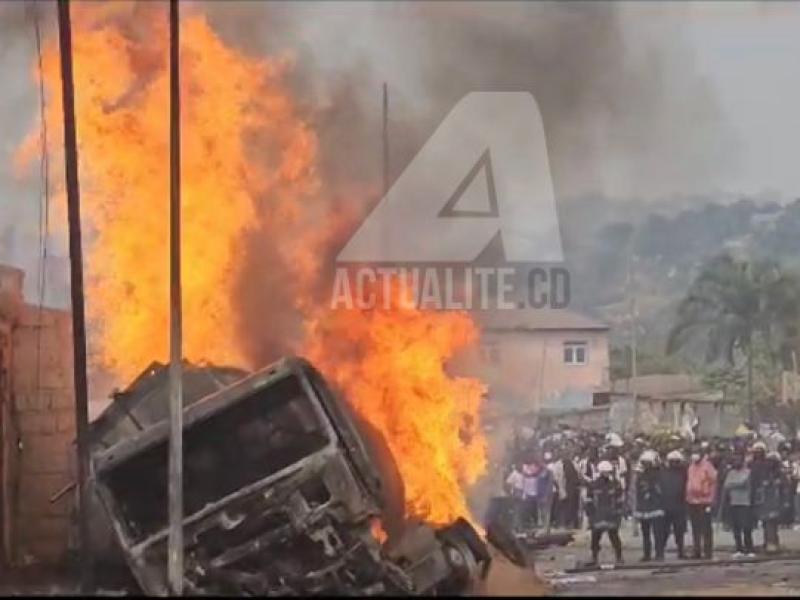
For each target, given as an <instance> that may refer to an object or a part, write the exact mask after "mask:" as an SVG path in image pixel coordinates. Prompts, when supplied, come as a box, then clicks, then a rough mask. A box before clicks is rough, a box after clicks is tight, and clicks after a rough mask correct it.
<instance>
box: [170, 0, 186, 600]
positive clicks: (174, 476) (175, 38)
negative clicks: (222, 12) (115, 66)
mask: <svg viewBox="0 0 800 600" xmlns="http://www.w3.org/2000/svg"><path fill="white" fill-rule="evenodd" d="M179 30H180V28H179V14H178V0H170V3H169V109H170V110H169V181H170V195H169V200H170V202H169V309H170V312H169V323H170V331H169V419H170V428H169V482H168V486H169V540H168V558H167V563H168V564H167V568H168V576H169V585H170V592H171V593H172V594H174V595H176V596H180V595H182V594H183V389H182V377H183V373H182V370H183V364H182V360H183V349H182V335H183V332H182V325H183V324H182V316H181V308H182V307H181V99H180V60H179V59H180V52H179V51H180V37H179Z"/></svg>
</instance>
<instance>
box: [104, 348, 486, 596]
mask: <svg viewBox="0 0 800 600" xmlns="http://www.w3.org/2000/svg"><path fill="white" fill-rule="evenodd" d="M168 436H169V423H168V422H167V421H166V420H164V419H162V420H160V421H158V422H156V423H154V424H152V425H151V426H149V427H146V428H144V429H143V430H142V431H140V432H139V433H137V434H135V435H132V436H130V437H127V438H126V439H122V440H120V441H118V442H116V443H115V444H113V445H112V446H111V447H108V448H104V449H103V448H97V449H96V451H95V452H94V456H93V468H94V474H95V487H96V492H97V495H98V497H99V500H100V503H101V504H102V506H103V507H104V509H105V513H106V514H107V516H108V517H109V520H110V523H111V527H112V528H113V532H114V537H115V539H116V541H117V543H118V545H119V547H120V549H121V551H122V554H123V555H124V557H125V560H126V562H127V564H128V566H129V568H130V570H131V571H132V573H133V575H134V577H135V578H136V580H137V582H138V584H139V586H140V587H141V589H142V591H143V592H145V593H147V594H158V595H160V594H166V593H168V587H167V571H166V566H167V532H168V517H167V471H168V469H167V467H168V465H167V462H168V443H169V440H168ZM379 438H380V436H377V435H376V434H375V432H374V431H371V430H370V429H369V427H367V426H366V424H365V423H363V422H362V421H360V420H359V419H358V418H357V416H356V415H354V414H353V413H352V412H350V410H349V407H348V406H347V404H346V403H345V402H342V401H340V400H339V399H338V397H337V396H335V395H334V394H333V392H332V391H331V390H330V388H329V387H328V385H327V384H326V382H325V381H324V379H323V378H322V376H321V375H320V374H319V373H318V372H317V371H316V370H315V369H314V368H313V367H312V366H311V365H310V364H309V363H308V362H306V361H305V360H303V359H299V358H287V359H283V360H282V361H279V362H278V363H276V364H274V365H272V366H270V367H267V368H266V369H263V370H261V371H259V372H257V373H254V374H252V375H249V376H247V377H245V378H243V379H241V380H239V381H238V382H236V383H233V384H232V385H230V386H228V387H224V388H223V389H220V390H219V391H216V392H214V393H211V394H210V395H208V396H206V397H204V398H203V399H201V400H199V401H197V402H194V403H192V404H190V405H188V406H186V407H185V408H184V505H185V506H184V514H185V520H184V543H185V589H186V590H187V591H188V592H190V593H196V594H237V595H264V594H269V595H297V594H336V593H338V594H348V595H349V594H352V595H370V594H418V593H426V594H430V593H460V592H464V591H467V590H468V589H469V588H470V586H471V585H472V583H474V582H475V581H476V579H477V578H479V577H483V576H485V574H486V570H487V569H488V567H489V562H490V558H489V554H488V552H487V548H486V546H485V545H484V543H483V541H482V540H481V539H480V538H479V536H478V535H477V534H476V532H475V531H474V529H473V528H472V527H471V526H470V525H469V524H468V523H467V522H466V521H463V520H459V521H457V522H456V523H454V524H452V525H450V526H448V527H444V528H441V529H437V530H434V529H433V528H431V527H429V526H428V525H425V524H422V523H410V522H407V521H405V520H404V519H403V517H402V510H403V498H402V483H401V480H400V478H399V476H398V474H397V470H396V467H395V466H394V464H393V461H392V459H391V455H390V454H389V452H388V450H387V449H386V448H385V446H383V447H382V446H381V441H380V439H379ZM376 522H380V523H381V524H382V526H383V527H384V529H385V530H386V532H387V533H388V540H387V541H386V542H385V543H383V544H381V542H380V541H378V539H377V537H376V535H375V533H374V527H375V525H376Z"/></svg>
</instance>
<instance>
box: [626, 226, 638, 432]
mask: <svg viewBox="0 0 800 600" xmlns="http://www.w3.org/2000/svg"><path fill="white" fill-rule="evenodd" d="M635 240H636V236H635V233H634V235H633V236H631V248H630V250H629V251H628V292H629V294H630V311H631V312H630V323H631V373H630V382H631V383H632V384H633V428H634V434H636V433H638V432H639V429H640V427H641V423H640V421H641V417H640V415H639V412H640V411H639V397H638V394H637V392H636V377H637V374H638V373H637V370H638V369H637V367H638V365H637V362H638V356H637V342H638V334H639V332H638V329H639V322H638V319H637V316H638V315H637V311H638V307H637V305H636V277H635V269H636V256H635V254H634V252H635V247H634V243H635Z"/></svg>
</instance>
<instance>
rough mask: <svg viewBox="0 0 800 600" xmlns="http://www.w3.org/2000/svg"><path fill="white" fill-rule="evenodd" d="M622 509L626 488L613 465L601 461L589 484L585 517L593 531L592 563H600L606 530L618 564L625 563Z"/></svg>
mask: <svg viewBox="0 0 800 600" xmlns="http://www.w3.org/2000/svg"><path fill="white" fill-rule="evenodd" d="M622 510H623V491H622V486H621V485H620V483H619V481H618V480H617V478H616V476H615V475H614V467H613V465H612V464H611V463H610V462H608V461H607V460H603V461H600V463H599V464H598V465H597V478H596V479H595V480H594V481H592V482H591V483H590V484H589V486H588V493H587V495H586V516H587V518H588V519H589V527H590V528H591V531H592V534H591V535H592V537H591V545H590V547H591V551H592V559H591V561H590V562H589V566H594V565H596V564H597V561H598V557H599V556H600V540H601V539H602V537H603V532H606V534H607V535H608V539H609V541H610V542H611V546H612V547H613V548H614V556H615V558H616V564H618V565H620V564H622V562H623V561H622V540H621V539H620V537H619V526H620V522H621V521H622Z"/></svg>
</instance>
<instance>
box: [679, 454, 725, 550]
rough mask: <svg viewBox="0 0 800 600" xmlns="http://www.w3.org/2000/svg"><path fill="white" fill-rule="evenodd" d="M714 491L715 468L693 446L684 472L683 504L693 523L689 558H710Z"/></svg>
mask: <svg viewBox="0 0 800 600" xmlns="http://www.w3.org/2000/svg"><path fill="white" fill-rule="evenodd" d="M716 493H717V470H716V469H715V468H714V465H712V464H711V461H710V460H709V459H708V457H707V456H705V455H704V454H702V453H701V450H700V449H696V450H695V451H694V452H693V453H692V456H691V464H690V465H689V468H688V470H687V473H686V504H687V505H688V510H689V521H690V522H691V524H692V546H693V550H694V551H693V553H692V558H696V559H697V558H700V556H701V555H700V551H701V548H702V552H703V554H702V556H703V557H704V558H706V559H711V557H712V553H713V550H714V529H713V527H712V525H711V515H712V506H713V504H714V497H715V495H716Z"/></svg>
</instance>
